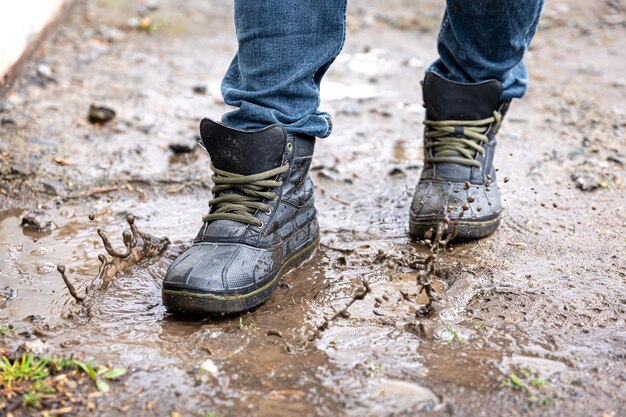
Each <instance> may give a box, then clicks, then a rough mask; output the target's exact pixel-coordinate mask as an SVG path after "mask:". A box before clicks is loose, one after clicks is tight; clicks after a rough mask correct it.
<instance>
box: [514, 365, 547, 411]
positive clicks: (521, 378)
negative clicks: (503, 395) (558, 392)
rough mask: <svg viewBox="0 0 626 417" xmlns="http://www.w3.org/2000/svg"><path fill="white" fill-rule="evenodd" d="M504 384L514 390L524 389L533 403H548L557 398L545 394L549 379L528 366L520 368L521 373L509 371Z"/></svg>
mask: <svg viewBox="0 0 626 417" xmlns="http://www.w3.org/2000/svg"><path fill="white" fill-rule="evenodd" d="M504 385H505V386H507V387H509V388H512V389H514V390H519V391H523V392H524V394H525V395H526V398H527V399H528V401H529V402H531V403H533V404H537V405H540V406H542V405H548V404H552V403H553V402H554V401H555V400H556V398H554V397H551V396H544V392H543V389H544V388H546V387H547V386H548V385H549V383H548V381H546V380H545V379H543V378H540V377H538V376H537V375H534V374H533V373H532V372H531V371H530V369H528V368H523V369H521V370H519V375H517V374H516V373H515V372H511V373H509V375H508V376H507V377H506V378H505V379H504Z"/></svg>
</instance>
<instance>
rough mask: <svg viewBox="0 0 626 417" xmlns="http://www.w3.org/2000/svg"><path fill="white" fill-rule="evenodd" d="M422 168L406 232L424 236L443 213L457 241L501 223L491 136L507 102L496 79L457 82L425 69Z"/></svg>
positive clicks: (489, 231)
mask: <svg viewBox="0 0 626 417" xmlns="http://www.w3.org/2000/svg"><path fill="white" fill-rule="evenodd" d="M423 89H424V104H425V106H426V120H425V121H424V124H425V125H426V128H425V130H424V169H423V170H422V175H421V177H420V180H419V183H418V184H417V187H416V189H415V195H414V196H413V203H412V204H411V214H410V218H409V232H410V234H411V235H412V236H413V237H415V238H424V237H427V236H428V235H429V234H430V233H427V232H428V231H429V230H431V229H432V230H436V229H437V225H438V224H439V223H440V222H441V221H442V220H443V219H444V218H445V217H446V216H447V217H448V218H449V219H450V220H451V221H452V222H455V221H458V229H457V235H456V239H457V240H471V239H479V238H483V237H485V236H489V235H490V234H492V233H493V232H495V230H496V229H497V228H498V225H499V224H500V212H501V211H502V206H501V202H500V192H499V191H498V187H497V186H496V173H495V169H494V167H493V156H494V151H495V147H496V140H495V135H496V133H497V131H498V128H499V126H500V122H501V120H502V117H503V116H504V113H505V112H506V110H507V108H508V105H509V102H501V101H500V96H501V93H502V86H501V84H500V82H498V81H496V80H493V81H485V82H482V83H478V84H460V83H455V82H452V81H448V80H446V79H444V78H442V77H440V76H439V75H437V74H435V73H433V72H428V73H426V77H425V78H424V83H423Z"/></svg>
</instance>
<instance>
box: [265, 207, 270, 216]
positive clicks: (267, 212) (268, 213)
mask: <svg viewBox="0 0 626 417" xmlns="http://www.w3.org/2000/svg"><path fill="white" fill-rule="evenodd" d="M263 211H264V213H265V214H267V215H268V216H269V215H270V214H272V209H271V208H269V209H267V211H265V210H263Z"/></svg>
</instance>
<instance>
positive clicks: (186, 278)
mask: <svg viewBox="0 0 626 417" xmlns="http://www.w3.org/2000/svg"><path fill="white" fill-rule="evenodd" d="M263 258H265V257H264V256H262V253H260V250H259V249H257V248H251V247H245V246H242V245H238V244H232V243H208V244H204V243H202V244H194V245H193V246H191V247H190V248H189V249H188V250H187V251H186V252H185V253H183V254H182V255H181V256H179V257H178V258H177V259H176V260H175V261H174V263H172V265H171V266H170V268H169V269H168V271H167V274H166V275H165V279H164V280H163V288H164V289H169V290H180V291H192V292H196V293H207V294H208V293H211V294H216V295H223V294H229V293H239V292H245V289H246V288H248V287H254V286H255V284H256V283H257V276H261V275H262V274H260V272H263V271H262V269H263V268H262V266H263V265H265V263H266V262H265V263H264V262H263Z"/></svg>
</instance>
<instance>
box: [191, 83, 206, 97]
mask: <svg viewBox="0 0 626 417" xmlns="http://www.w3.org/2000/svg"><path fill="white" fill-rule="evenodd" d="M191 90H192V91H193V92H194V93H195V94H200V95H205V94H206V93H207V91H209V89H208V87H207V86H206V85H205V84H198V85H194V86H193V87H192V88H191Z"/></svg>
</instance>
